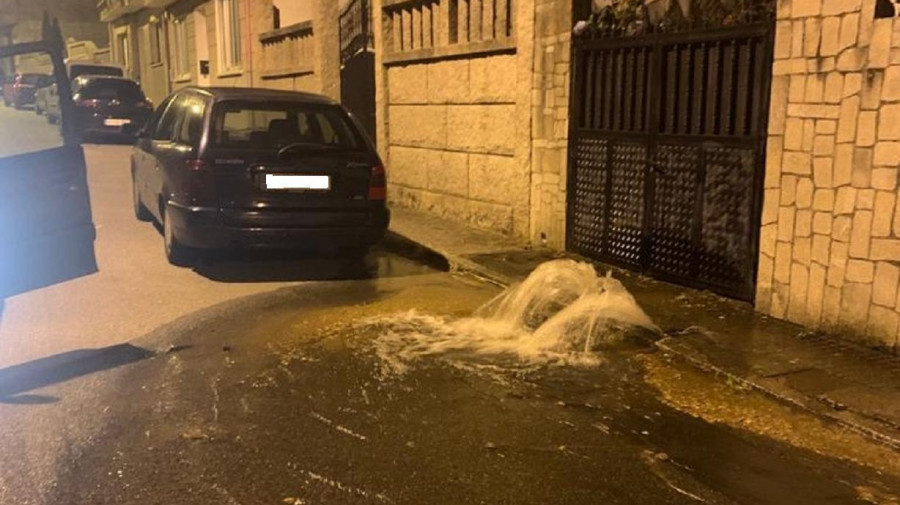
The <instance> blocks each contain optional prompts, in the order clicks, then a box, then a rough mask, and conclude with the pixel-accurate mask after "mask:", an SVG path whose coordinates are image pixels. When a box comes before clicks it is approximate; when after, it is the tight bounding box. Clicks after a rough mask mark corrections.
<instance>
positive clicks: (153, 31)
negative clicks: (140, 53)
mask: <svg viewBox="0 0 900 505" xmlns="http://www.w3.org/2000/svg"><path fill="white" fill-rule="evenodd" d="M149 29H150V64H151V65H161V64H162V38H163V37H162V23H160V22H158V21H154V22H152V23H150V26H149Z"/></svg>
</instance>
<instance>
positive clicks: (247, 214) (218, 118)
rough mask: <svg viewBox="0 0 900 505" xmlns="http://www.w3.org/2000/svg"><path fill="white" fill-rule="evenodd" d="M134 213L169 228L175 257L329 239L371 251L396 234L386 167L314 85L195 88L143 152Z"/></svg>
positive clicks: (137, 161) (136, 154)
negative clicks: (302, 88) (297, 89)
mask: <svg viewBox="0 0 900 505" xmlns="http://www.w3.org/2000/svg"><path fill="white" fill-rule="evenodd" d="M131 169H132V180H133V187H134V211H135V215H136V216H137V217H138V219H141V220H151V219H155V220H156V221H158V222H159V223H160V224H161V225H162V227H163V236H164V243H165V251H166V256H167V258H168V259H169V261H171V262H172V263H174V264H185V263H186V262H189V261H190V260H191V258H192V257H193V256H194V253H196V252H197V251H198V250H204V249H207V250H208V249H223V248H257V247H263V248H315V249H320V248H325V249H339V250H343V251H344V252H346V253H350V254H354V255H362V254H364V253H365V251H367V250H368V249H369V248H370V247H371V246H372V245H373V244H374V243H376V242H378V241H379V240H380V239H381V238H382V237H383V236H384V234H385V232H386V230H387V227H388V223H389V220H390V214H389V211H388V209H387V207H386V205H385V193H386V188H385V170H384V167H383V165H382V163H381V160H380V159H379V157H378V154H377V153H376V151H375V148H374V145H373V144H372V142H371V140H370V139H369V138H368V137H367V136H366V135H365V134H364V133H362V128H360V126H359V124H358V123H357V122H356V120H355V119H354V118H353V117H352V116H351V115H350V114H348V113H347V112H346V111H345V110H344V109H343V108H342V107H341V106H340V105H338V104H336V103H334V102H333V101H331V100H330V99H328V98H326V97H323V96H319V95H313V94H306V93H293V92H285V91H272V90H264V89H247V88H186V89H184V90H181V91H179V92H177V93H175V94H174V95H172V96H170V97H169V98H167V99H166V100H165V101H164V102H163V103H162V104H161V105H160V106H159V108H158V109H157V110H156V111H155V112H154V115H153V117H152V118H151V119H150V121H149V122H148V123H147V125H146V127H145V128H144V130H143V131H142V132H141V134H140V135H139V138H138V140H137V143H136V144H135V148H134V151H133V155H132V168H131Z"/></svg>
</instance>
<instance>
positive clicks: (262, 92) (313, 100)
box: [181, 86, 337, 105]
mask: <svg viewBox="0 0 900 505" xmlns="http://www.w3.org/2000/svg"><path fill="white" fill-rule="evenodd" d="M181 91H196V92H200V93H204V94H207V95H210V96H212V97H213V98H214V99H216V100H253V101H256V100H281V101H290V102H299V103H308V104H321V105H337V102H335V101H334V100H332V99H330V98H328V97H327V96H324V95H317V94H315V93H304V92H302V91H282V90H276V89H266V88H226V87H218V86H214V87H200V86H190V87H187V88H184V89H182V90H181Z"/></svg>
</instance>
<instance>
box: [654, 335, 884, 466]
mask: <svg viewBox="0 0 900 505" xmlns="http://www.w3.org/2000/svg"><path fill="white" fill-rule="evenodd" d="M670 338H674V337H669V336H665V337H664V338H663V339H661V340H658V341H656V342H654V343H653V345H654V346H655V347H656V348H657V349H659V350H660V351H662V352H664V353H667V354H669V355H671V356H674V357H675V358H676V359H678V360H680V361H681V362H682V363H685V364H688V365H690V366H693V367H694V368H696V369H697V370H700V371H701V372H704V373H709V374H713V375H716V376H718V377H723V378H725V379H727V380H730V381H733V382H735V383H738V384H740V385H742V386H744V387H746V388H748V389H751V390H753V391H756V392H759V393H762V394H764V395H766V396H768V397H770V398H772V399H774V400H776V401H778V402H780V403H783V404H786V405H789V406H792V407H796V408H798V409H800V410H802V411H804V412H806V413H808V414H811V415H813V416H815V417H817V418H819V419H821V420H823V421H827V422H832V423H836V424H838V425H841V426H843V427H845V428H847V429H849V430H850V431H852V432H854V433H856V434H858V435H861V436H863V437H865V438H868V439H870V440H872V441H873V442H876V443H879V444H883V445H886V446H888V447H890V448H892V449H894V450H897V451H900V438H897V437H895V436H891V435H888V434H886V433H883V432H881V431H878V430H876V429H873V428H870V427H868V426H865V425H863V424H862V423H859V422H855V421H853V420H850V419H845V418H841V417H837V416H834V415H831V414H830V413H829V412H826V411H825V410H823V409H822V408H816V407H813V406H812V405H816V404H817V402H816V400H815V398H811V397H810V396H808V395H804V394H802V393H798V397H799V398H802V399H805V400H806V401H803V400H801V399H799V398H792V397H790V396H788V395H786V394H784V393H779V392H778V391H775V390H774V389H771V388H769V387H766V386H764V385H762V384H760V383H758V382H755V381H753V380H751V379H748V378H746V377H744V376H741V375H737V374H735V373H732V372H729V371H728V370H725V369H724V368H721V367H718V366H716V365H713V364H712V363H710V362H708V361H704V360H702V359H699V358H698V357H696V356H692V355H690V354H689V353H686V352H683V351H681V350H680V349H676V348H675V347H672V346H671V345H669V344H668V342H666V340H667V339H670Z"/></svg>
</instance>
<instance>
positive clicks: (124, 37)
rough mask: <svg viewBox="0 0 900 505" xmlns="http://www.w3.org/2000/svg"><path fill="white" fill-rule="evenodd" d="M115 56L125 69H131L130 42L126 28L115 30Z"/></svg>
mask: <svg viewBox="0 0 900 505" xmlns="http://www.w3.org/2000/svg"><path fill="white" fill-rule="evenodd" d="M115 51H116V53H115V57H116V59H117V60H118V61H119V62H120V63H121V64H122V66H123V67H125V69H126V70H128V71H130V70H131V44H129V42H128V30H127V29H120V30H116V48H115Z"/></svg>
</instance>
